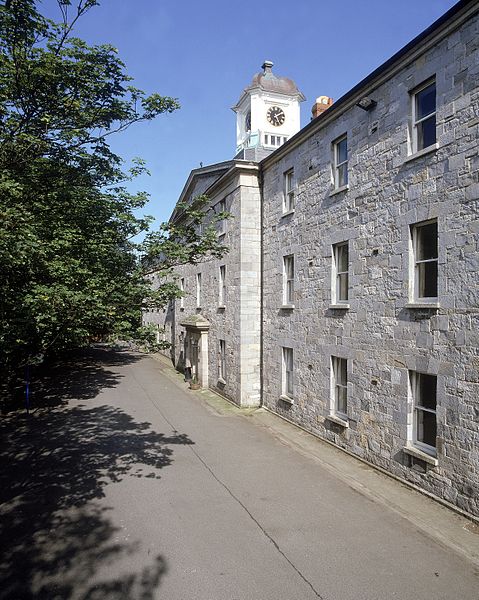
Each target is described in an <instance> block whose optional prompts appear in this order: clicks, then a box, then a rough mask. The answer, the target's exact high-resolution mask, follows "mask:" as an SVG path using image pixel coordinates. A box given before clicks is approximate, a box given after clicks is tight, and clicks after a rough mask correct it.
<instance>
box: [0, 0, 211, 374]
mask: <svg viewBox="0 0 479 600" xmlns="http://www.w3.org/2000/svg"><path fill="white" fill-rule="evenodd" d="M96 4H98V3H97V2H96V1H95V0H79V1H78V2H77V4H76V5H75V6H72V3H71V1H70V0H58V6H59V11H60V15H61V20H60V22H59V23H55V22H52V21H51V20H48V19H46V18H45V17H43V16H42V15H41V14H40V13H39V12H38V10H37V3H36V2H35V0H7V1H4V2H1V3H0V270H1V275H0V365H1V367H0V368H1V372H0V378H1V380H2V381H3V382H4V383H5V382H7V381H9V380H11V379H12V374H13V373H14V372H15V371H16V370H18V368H19V367H22V365H25V364H28V363H32V362H35V360H37V359H38V357H39V356H41V355H45V354H47V353H51V352H54V351H58V350H61V349H63V348H68V347H74V346H80V345H82V344H85V343H87V342H88V341H89V340H90V339H91V338H92V337H94V336H101V335H106V334H109V333H112V332H114V331H119V330H120V331H123V332H124V331H127V330H130V331H131V330H132V329H134V328H135V327H137V326H139V325H140V319H141V317H140V315H141V304H142V302H143V299H144V298H145V297H147V298H150V301H155V302H159V301H161V302H165V301H166V299H167V297H174V296H175V295H178V290H177V289H176V290H175V286H174V285H172V283H171V281H170V282H169V283H168V284H167V285H166V286H165V288H164V290H163V292H158V291H157V292H156V297H155V294H152V293H150V292H149V288H148V278H146V279H145V276H144V272H143V269H142V268H141V265H139V261H138V258H137V257H138V248H137V247H136V246H135V244H134V243H133V241H132V239H133V238H134V237H135V236H136V235H137V234H138V233H139V232H140V231H142V230H144V229H145V228H146V227H147V225H148V219H147V218H143V219H142V218H137V217H135V215H134V211H135V210H137V209H139V208H141V207H143V206H144V205H145V203H146V202H147V195H146V194H145V193H137V194H132V193H129V192H128V191H127V189H126V187H125V184H126V182H127V180H128V179H130V178H132V177H134V176H135V175H138V174H139V173H141V172H142V171H144V165H143V163H142V162H141V161H137V162H136V164H135V165H134V166H133V168H132V169H131V170H130V172H129V173H127V174H125V172H124V169H123V167H122V160H121V158H120V157H119V156H117V155H116V154H114V153H113V152H112V151H111V149H110V147H109V144H108V140H109V137H110V136H111V135H112V134H113V133H115V132H120V131H123V130H125V129H126V128H127V127H129V126H131V125H133V124H134V123H138V122H141V121H149V120H151V119H154V118H155V117H156V116H158V115H160V114H162V113H169V112H172V111H174V110H176V109H177V108H178V102H177V100H176V99H174V98H170V97H164V96H160V95H159V94H156V93H155V94H151V95H146V94H145V93H144V92H143V91H141V90H139V89H137V88H135V87H134V86H132V85H131V84H130V78H129V77H128V75H127V74H126V70H125V65H124V64H123V63H122V61H121V60H120V59H119V57H118V55H117V51H116V49H115V48H113V47H112V46H110V45H99V46H93V47H90V46H87V44H85V42H84V41H82V40H80V39H78V38H76V37H74V36H73V33H72V32H73V27H74V25H75V23H76V22H77V20H78V19H79V18H81V17H82V15H84V14H85V13H86V12H87V11H88V10H90V9H91V8H92V7H94V6H95V5H96ZM187 210H188V209H187ZM191 210H193V209H191ZM196 219H197V216H196V215H193V218H192V222H194V221H195V220H196ZM185 231H186V230H185ZM185 231H182V232H181V234H182V235H183V236H184V234H185ZM176 233H178V232H175V231H172V230H171V228H170V229H169V226H167V225H166V226H164V228H163V229H162V233H161V234H160V233H159V232H158V234H157V235H156V237H155V236H153V237H151V238H149V240H148V243H147V260H146V262H145V263H144V264H148V265H149V266H151V264H153V262H155V261H156V264H157V263H158V260H159V257H160V255H161V256H164V250H163V249H162V246H163V247H164V246H165V244H166V245H168V244H169V245H170V246H171V247H172V245H173V244H174V239H173V238H174V237H175V234H176ZM190 241H191V242H192V246H194V245H195V241H194V240H193V239H192V238H191V239H190ZM162 242H163V243H162ZM176 243H177V244H178V246H181V245H182V244H179V243H178V240H177V242H176ZM208 245H209V246H210V247H211V248H210V249H212V250H213V251H214V249H215V247H217V246H218V244H217V242H216V241H214V240H212V238H209V241H207V242H206V243H203V244H202V243H201V242H199V241H198V240H197V243H196V246H197V248H196V249H197V253H200V254H201V253H202V252H204V253H206V252H207V251H208V250H207V247H208ZM155 253H156V254H155ZM170 254H171V256H173V254H174V252H170ZM195 256H196V255H195V252H194V251H193V252H192V254H191V256H190V258H192V259H193V260H194V257H195ZM171 266H172V264H169V266H168V269H170V268H171Z"/></svg>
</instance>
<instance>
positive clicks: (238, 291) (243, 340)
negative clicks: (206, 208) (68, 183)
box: [150, 165, 261, 406]
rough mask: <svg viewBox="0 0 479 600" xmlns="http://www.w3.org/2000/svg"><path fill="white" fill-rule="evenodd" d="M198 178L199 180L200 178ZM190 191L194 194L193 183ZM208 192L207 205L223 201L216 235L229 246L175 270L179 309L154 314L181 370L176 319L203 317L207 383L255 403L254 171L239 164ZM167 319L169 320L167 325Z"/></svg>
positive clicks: (258, 211) (240, 401) (257, 395)
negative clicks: (222, 350)
mask: <svg viewBox="0 0 479 600" xmlns="http://www.w3.org/2000/svg"><path fill="white" fill-rule="evenodd" d="M198 183H199V184H202V182H201V180H200V181H199V182H198ZM210 183H211V182H210ZM202 187H203V186H202ZM203 191H205V190H204V189H202V192H203ZM191 195H192V196H195V195H197V194H196V187H195V185H193V189H192V192H191ZM210 197H211V204H212V205H213V206H214V205H216V204H217V203H218V202H220V201H221V200H225V201H226V211H227V212H228V213H229V214H230V218H229V219H228V220H227V221H226V225H225V234H224V236H223V237H222V240H223V243H224V244H225V245H226V246H228V249H229V250H228V252H227V253H226V254H225V256H224V257H223V258H221V259H214V258H210V259H207V260H205V261H203V262H201V263H199V264H198V265H186V266H183V267H181V268H178V269H177V275H178V278H184V279H185V292H186V296H185V298H184V300H183V308H181V307H180V305H181V303H180V301H177V302H176V303H175V305H174V307H172V310H171V311H170V312H169V313H168V312H167V311H165V312H163V313H162V314H161V315H160V320H161V317H163V318H164V319H165V321H164V322H165V324H166V328H167V335H168V334H169V331H171V332H172V333H171V335H172V338H171V341H172V344H173V345H172V348H171V350H170V351H169V353H170V354H171V357H172V360H173V362H174V364H175V366H176V367H177V368H179V369H182V368H183V366H184V363H183V360H184V357H183V349H184V343H183V335H184V329H183V328H182V327H181V325H180V323H181V321H182V320H183V319H184V318H185V317H188V316H190V315H193V314H201V315H202V316H203V317H204V318H206V319H207V320H208V321H209V322H210V324H211V327H210V330H209V333H208V355H209V356H208V363H209V387H211V388H212V389H215V390H216V391H218V392H220V393H221V394H222V395H224V396H226V397H228V398H230V399H231V400H233V401H234V402H235V403H237V404H239V405H242V406H257V405H259V403H260V296H261V294H260V264H261V255H260V239H261V231H260V214H261V205H260V194H259V187H258V179H257V174H256V173H251V172H249V171H248V169H246V171H245V172H243V171H242V170H241V165H240V166H239V167H238V169H237V170H236V171H235V173H234V174H233V175H232V176H231V178H230V179H229V181H227V182H226V183H225V186H224V187H222V188H220V189H218V190H215V192H214V194H213V195H211V196H210ZM207 222H208V219H207V220H206V221H205V223H207ZM222 265H224V266H225V267H226V297H225V299H224V306H223V307H221V306H219V267H220V266H222ZM197 273H201V279H202V301H201V307H200V308H198V307H197V306H196V275H197ZM156 318H157V317H156V315H155V316H154V319H156ZM150 319H151V316H150ZM169 319H170V320H171V321H172V324H171V325H170V326H169V325H168V320H169ZM168 327H170V329H169V331H168ZM219 340H225V343H226V378H225V379H224V380H221V379H220V378H219Z"/></svg>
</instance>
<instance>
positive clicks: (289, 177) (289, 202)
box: [283, 169, 295, 214]
mask: <svg viewBox="0 0 479 600" xmlns="http://www.w3.org/2000/svg"><path fill="white" fill-rule="evenodd" d="M283 181H284V183H283V214H287V213H291V212H293V211H294V209H295V182H294V169H289V170H288V171H286V172H285V173H284V174H283Z"/></svg>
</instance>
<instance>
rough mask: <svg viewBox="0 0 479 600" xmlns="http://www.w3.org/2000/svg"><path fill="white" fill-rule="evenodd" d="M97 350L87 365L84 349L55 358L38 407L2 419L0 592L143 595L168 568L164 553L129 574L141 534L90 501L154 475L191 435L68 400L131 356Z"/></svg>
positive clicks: (106, 379) (51, 599)
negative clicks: (67, 359) (129, 536)
mask: <svg viewBox="0 0 479 600" xmlns="http://www.w3.org/2000/svg"><path fill="white" fill-rule="evenodd" d="M101 356H102V357H103V358H102V359H101V360H99V358H98V356H97V357H96V362H95V364H94V365H93V368H92V364H93V363H92V359H91V356H87V357H83V359H82V360H78V361H76V362H74V364H73V363H72V364H70V365H69V366H67V365H65V364H64V365H63V366H58V369H59V370H58V373H61V374H62V376H61V377H60V376H57V377H53V376H52V377H51V379H50V381H49V383H48V385H46V384H45V382H44V384H45V385H44V386H43V388H42V390H43V392H44V394H43V403H42V405H37V407H36V409H35V410H34V411H33V412H32V413H30V415H26V414H18V413H16V414H15V413H14V414H11V415H9V416H8V417H5V418H4V419H3V420H2V422H1V426H0V436H1V438H0V439H1V448H0V462H1V465H2V466H1V471H0V502H1V504H0V523H1V527H0V547H1V548H2V555H3V560H2V564H1V565H0V598H1V599H9V600H10V599H11V600H23V599H33V598H39V599H45V600H46V599H48V600H56V599H58V600H60V599H62V600H63V599H69V600H74V599H75V600H76V599H78V600H106V599H112V600H113V599H115V600H116V599H125V600H127V599H128V600H136V599H138V600H149V599H152V598H154V593H155V589H156V588H157V587H158V586H159V585H160V582H161V578H162V576H163V575H164V573H165V572H166V568H167V565H166V561H165V558H164V557H163V556H161V555H158V556H156V557H154V559H153V561H151V559H150V561H148V563H147V564H145V565H144V566H143V567H142V568H141V569H140V570H139V571H138V572H135V571H134V568H133V567H132V566H131V565H132V564H133V562H134V561H132V560H130V558H131V557H132V556H133V555H134V554H135V553H136V552H137V551H138V546H139V543H140V542H139V541H136V542H135V541H130V540H126V539H125V537H124V536H123V535H122V531H121V527H119V526H118V525H115V524H114V523H113V522H112V521H111V519H110V518H109V511H110V509H109V508H108V507H105V506H103V505H101V506H100V503H98V502H95V501H96V500H99V499H101V498H102V497H104V494H105V491H104V490H105V486H106V485H109V484H111V483H112V482H119V481H121V480H122V479H123V478H125V477H130V476H135V477H148V478H155V479H159V477H160V475H159V473H160V470H161V469H162V468H164V467H167V466H169V465H171V464H172V462H173V459H172V454H173V450H172V448H171V447H172V446H174V445H176V444H191V443H192V442H191V440H189V438H188V437H187V436H186V435H184V434H179V433H178V432H173V433H172V434H171V435H165V434H162V433H157V432H155V431H152V430H151V426H150V424H149V423H141V422H136V421H135V420H134V419H133V418H132V417H131V416H130V415H128V414H127V413H125V412H124V411H122V410H121V409H119V408H115V407H112V406H107V405H105V406H96V407H89V406H88V405H86V404H83V405H76V406H69V405H68V404H66V403H65V400H66V399H68V398H79V397H80V398H86V397H90V398H91V397H94V396H95V395H96V394H98V393H99V392H100V391H101V389H102V387H103V385H105V386H106V387H112V386H113V385H116V384H117V383H118V381H119V378H118V374H116V373H115V372H114V371H109V369H107V368H105V365H106V366H108V367H114V366H119V365H121V364H126V362H127V361H129V360H130V358H129V357H128V356H126V355H123V356H122V354H118V353H113V352H110V353H106V354H102V355H101ZM131 356H134V355H130V357H131ZM115 361H117V362H115ZM118 361H119V362H118ZM125 361H126V362H125ZM83 377H84V380H85V381H86V391H85V390H83V392H82V393H83V394H84V395H81V394H80V395H79V394H78V389H79V388H80V387H81V386H80V382H81V380H82V378H83ZM69 381H70V384H69V383H68V382H69ZM52 407H53V408H52ZM134 501H135V499H134V498H132V502H134ZM106 569H108V570H109V571H111V575H109V576H106V577H105V575H104V573H105V570H106ZM100 571H101V573H100Z"/></svg>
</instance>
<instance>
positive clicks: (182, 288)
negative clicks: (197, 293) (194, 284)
mask: <svg viewBox="0 0 479 600" xmlns="http://www.w3.org/2000/svg"><path fill="white" fill-rule="evenodd" d="M180 291H181V293H182V294H183V296H181V298H180V308H185V297H184V293H185V279H184V277H182V278H181V279H180Z"/></svg>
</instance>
